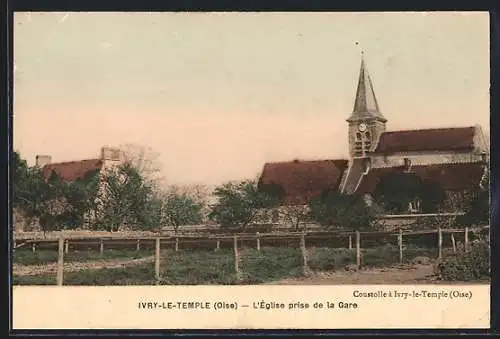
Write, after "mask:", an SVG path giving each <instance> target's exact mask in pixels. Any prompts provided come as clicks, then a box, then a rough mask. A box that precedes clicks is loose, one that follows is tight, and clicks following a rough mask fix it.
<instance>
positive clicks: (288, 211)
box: [278, 205, 310, 231]
mask: <svg viewBox="0 0 500 339" xmlns="http://www.w3.org/2000/svg"><path fill="white" fill-rule="evenodd" d="M278 213H279V215H280V216H281V218H282V219H283V220H285V222H287V223H289V224H290V225H292V226H293V228H294V229H295V230H296V231H298V230H299V229H300V225H301V224H303V223H304V222H305V221H307V220H309V219H310V215H309V207H308V206H307V205H283V206H280V207H278Z"/></svg>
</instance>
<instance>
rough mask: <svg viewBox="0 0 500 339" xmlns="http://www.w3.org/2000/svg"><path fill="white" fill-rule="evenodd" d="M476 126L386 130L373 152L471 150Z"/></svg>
mask: <svg viewBox="0 0 500 339" xmlns="http://www.w3.org/2000/svg"><path fill="white" fill-rule="evenodd" d="M474 135H475V127H459V128H433V129H420V130H405V131H393V132H384V133H382V135H381V136H380V140H379V143H378V145H377V148H376V149H375V150H374V152H373V153H383V154H388V153H398V152H420V151H470V150H473V149H474V146H475V144H474Z"/></svg>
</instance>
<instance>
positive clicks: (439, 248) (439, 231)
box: [438, 227, 443, 259]
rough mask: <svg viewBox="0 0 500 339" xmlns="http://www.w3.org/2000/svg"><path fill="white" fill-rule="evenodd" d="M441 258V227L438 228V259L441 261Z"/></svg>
mask: <svg viewBox="0 0 500 339" xmlns="http://www.w3.org/2000/svg"><path fill="white" fill-rule="evenodd" d="M442 256H443V231H441V227H438V259H441V258H442Z"/></svg>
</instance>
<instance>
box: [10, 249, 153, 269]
mask: <svg viewBox="0 0 500 339" xmlns="http://www.w3.org/2000/svg"><path fill="white" fill-rule="evenodd" d="M150 255H152V252H151V251H147V250H140V251H135V250H113V249H108V250H105V251H104V253H103V254H102V255H101V254H100V252H99V251H91V250H88V251H72V250H70V251H69V252H68V253H66V254H64V262H87V261H94V260H106V259H127V260H129V259H139V258H143V257H147V256H150ZM57 257H58V253H57V250H45V249H40V250H37V251H36V252H35V253H33V252H32V250H31V249H27V248H22V249H16V250H14V253H13V255H12V262H13V263H14V264H18V265H43V264H50V263H55V262H57Z"/></svg>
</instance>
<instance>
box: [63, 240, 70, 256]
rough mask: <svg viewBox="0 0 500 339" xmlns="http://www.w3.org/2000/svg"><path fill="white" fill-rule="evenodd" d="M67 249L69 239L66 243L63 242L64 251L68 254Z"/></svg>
mask: <svg viewBox="0 0 500 339" xmlns="http://www.w3.org/2000/svg"><path fill="white" fill-rule="evenodd" d="M68 251H69V240H66V243H65V244H64V253H65V254H68Z"/></svg>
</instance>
